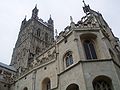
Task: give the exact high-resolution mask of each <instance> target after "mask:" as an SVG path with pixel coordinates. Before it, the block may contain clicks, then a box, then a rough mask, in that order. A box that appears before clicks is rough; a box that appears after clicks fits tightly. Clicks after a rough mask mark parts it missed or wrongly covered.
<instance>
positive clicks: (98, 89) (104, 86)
mask: <svg viewBox="0 0 120 90" xmlns="http://www.w3.org/2000/svg"><path fill="white" fill-rule="evenodd" d="M93 88H94V90H113V87H112V82H111V79H110V78H108V77H106V76H99V77H97V78H96V79H94V81H93Z"/></svg>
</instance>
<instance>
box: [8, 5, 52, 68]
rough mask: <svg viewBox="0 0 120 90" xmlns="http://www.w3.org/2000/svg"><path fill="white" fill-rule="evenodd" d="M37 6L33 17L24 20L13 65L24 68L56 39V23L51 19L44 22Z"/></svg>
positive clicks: (13, 57) (14, 51) (33, 11)
mask: <svg viewBox="0 0 120 90" xmlns="http://www.w3.org/2000/svg"><path fill="white" fill-rule="evenodd" d="M38 11H39V10H38V9H37V6H35V8H34V9H33V10H32V17H31V18H30V19H29V20H28V21H27V20H26V17H25V19H24V20H23V21H22V24H21V28H20V32H19V35H18V39H17V42H16V45H15V48H14V50H13V55H12V60H11V64H10V65H11V66H14V67H15V68H16V69H20V68H21V69H24V68H27V66H28V65H29V64H30V63H31V62H32V60H33V58H34V56H35V55H37V54H39V53H41V52H42V51H43V50H45V49H46V48H47V47H49V46H50V45H52V43H53V41H54V30H53V29H54V25H53V20H52V18H51V16H50V19H49V20H48V23H47V22H44V21H43V20H42V19H39V17H38Z"/></svg>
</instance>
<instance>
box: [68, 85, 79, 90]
mask: <svg viewBox="0 0 120 90" xmlns="http://www.w3.org/2000/svg"><path fill="white" fill-rule="evenodd" d="M66 90H79V86H78V85H77V84H70V85H69V86H68V87H67V88H66Z"/></svg>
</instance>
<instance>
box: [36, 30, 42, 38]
mask: <svg viewBox="0 0 120 90" xmlns="http://www.w3.org/2000/svg"><path fill="white" fill-rule="evenodd" d="M40 33H41V32H40V29H37V36H39V37H40Z"/></svg>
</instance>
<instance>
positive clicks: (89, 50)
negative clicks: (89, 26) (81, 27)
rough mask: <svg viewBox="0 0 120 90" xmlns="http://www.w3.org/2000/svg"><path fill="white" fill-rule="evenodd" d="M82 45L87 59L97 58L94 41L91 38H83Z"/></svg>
mask: <svg viewBox="0 0 120 90" xmlns="http://www.w3.org/2000/svg"><path fill="white" fill-rule="evenodd" d="M83 46H84V50H85V54H86V58H87V59H97V55H96V51H95V47H94V43H93V42H92V41H91V40H84V42H83Z"/></svg>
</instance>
